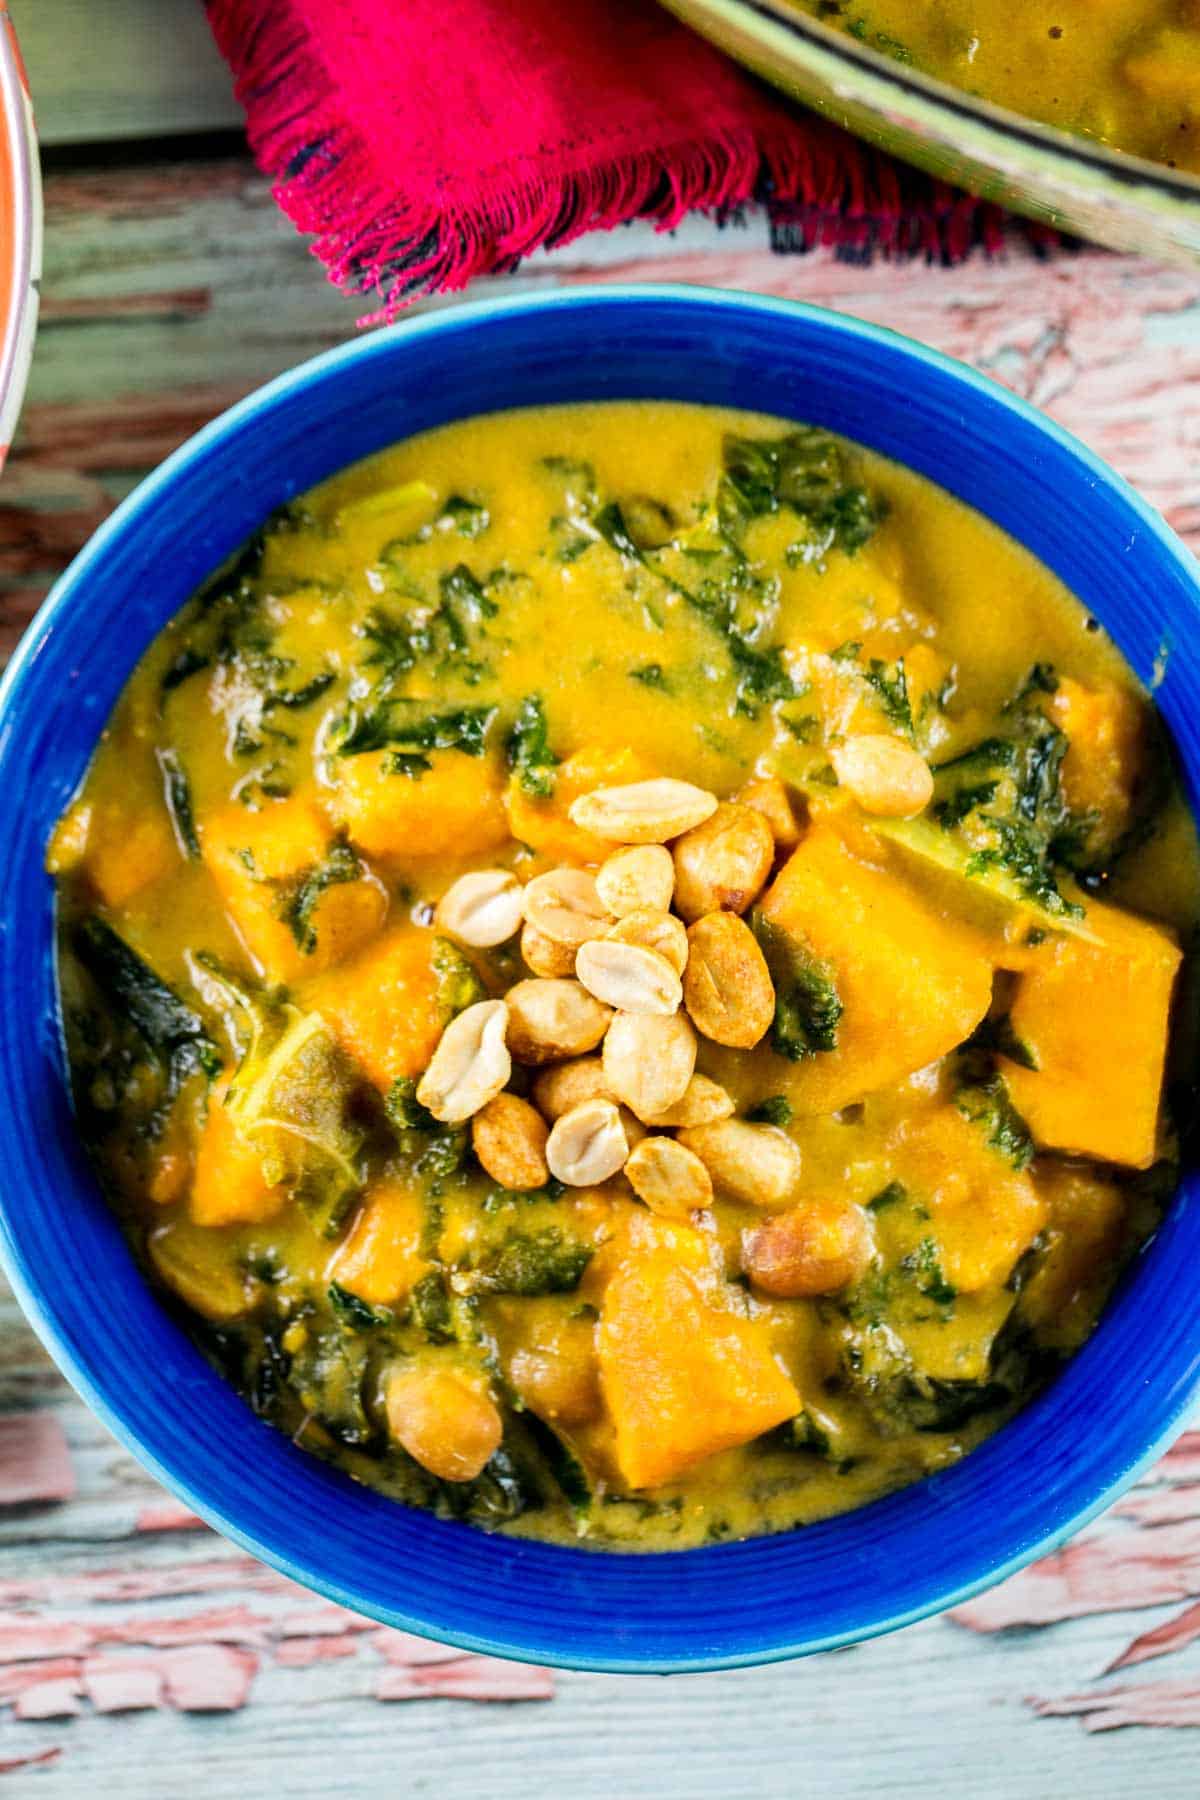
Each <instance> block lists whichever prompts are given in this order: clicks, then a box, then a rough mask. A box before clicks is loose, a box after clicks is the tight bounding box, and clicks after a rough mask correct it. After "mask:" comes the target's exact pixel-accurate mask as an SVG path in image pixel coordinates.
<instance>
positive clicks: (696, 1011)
mask: <svg viewBox="0 0 1200 1800" xmlns="http://www.w3.org/2000/svg"><path fill="white" fill-rule="evenodd" d="M683 999H684V1005H685V1006H686V1007H687V1009H688V1014H689V1016H690V1018H691V1021H692V1024H693V1025H694V1026H695V1027H696V1030H697V1031H699V1032H702V1033H703V1035H704V1036H705V1037H706V1038H711V1039H712V1041H713V1043H714V1044H727V1045H729V1046H730V1047H731V1048H734V1049H738V1050H750V1049H752V1048H753V1047H754V1045H755V1044H757V1043H758V1041H759V1040H760V1038H761V1037H762V1036H763V1035H764V1033H765V1032H766V1030H767V1028H768V1027H769V1025H770V1023H771V1020H772V1019H773V1018H774V1017H775V989H774V987H773V986H772V984H771V976H770V971H769V970H768V968H767V963H766V958H765V957H764V956H763V953H762V951H761V950H760V949H759V947H758V942H757V940H756V938H755V936H754V933H753V932H752V931H751V929H750V927H749V926H748V925H747V924H746V922H745V920H744V919H739V918H738V917H737V915H736V913H728V912H713V913H709V914H708V916H707V917H706V918H703V919H697V921H696V923H695V924H694V925H693V926H692V927H691V928H690V930H689V931H688V961H687V968H686V969H685V970H684V971H683Z"/></svg>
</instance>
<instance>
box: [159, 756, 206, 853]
mask: <svg viewBox="0 0 1200 1800" xmlns="http://www.w3.org/2000/svg"><path fill="white" fill-rule="evenodd" d="M155 756H156V758H157V761H158V767H159V772H160V773H161V775H162V779H163V799H164V800H165V802H166V806H167V812H168V813H169V814H170V817H171V828H172V830H173V831H174V833H175V842H176V843H177V844H178V845H179V848H180V850H181V851H182V852H183V854H184V855H185V856H186V857H188V858H190V859H191V860H192V861H193V862H196V861H198V860H199V857H200V839H199V838H198V837H197V835H196V816H195V813H194V812H193V810H192V788H191V783H190V782H189V781H188V778H187V772H186V770H185V769H184V766H183V764H182V763H181V762H180V760H179V754H178V752H177V751H175V750H157V751H156V752H155Z"/></svg>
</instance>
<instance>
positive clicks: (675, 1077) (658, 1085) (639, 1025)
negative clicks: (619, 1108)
mask: <svg viewBox="0 0 1200 1800" xmlns="http://www.w3.org/2000/svg"><path fill="white" fill-rule="evenodd" d="M695 1067H696V1034H695V1032H694V1031H693V1030H692V1027H691V1025H690V1023H689V1022H688V1020H687V1018H686V1017H685V1016H684V1014H683V1013H681V1012H677V1013H673V1014H672V1015H671V1016H670V1018H662V1017H657V1016H655V1015H654V1014H653V1013H626V1012H620V1013H618V1014H617V1015H616V1017H615V1018H614V1020H613V1022H612V1024H611V1025H610V1026H609V1028H608V1036H607V1037H606V1038H605V1040H604V1076H605V1079H606V1081H607V1082H608V1085H609V1087H610V1088H611V1089H612V1091H613V1093H614V1094H616V1096H617V1098H618V1099H619V1100H623V1101H624V1103H625V1105H626V1106H627V1107H628V1108H629V1110H630V1111H631V1112H633V1113H636V1114H637V1116H638V1118H639V1119H641V1120H643V1121H645V1120H647V1119H651V1118H653V1117H655V1115H656V1114H661V1113H664V1112H665V1111H666V1110H667V1108H668V1107H669V1106H674V1104H675V1102H676V1101H677V1100H681V1099H682V1098H683V1095H684V1094H685V1093H686V1092H687V1085H688V1082H689V1081H690V1080H691V1078H692V1073H693V1070H694V1069H695Z"/></svg>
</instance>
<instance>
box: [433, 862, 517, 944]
mask: <svg viewBox="0 0 1200 1800" xmlns="http://www.w3.org/2000/svg"><path fill="white" fill-rule="evenodd" d="M524 914H525V898H524V892H523V890H522V887H521V884H520V882H519V881H518V880H517V878H516V876H515V875H512V874H510V873H509V871H508V870H507V869H476V870H474V871H473V872H472V873H471V874H469V875H460V876H459V878H458V880H457V881H456V882H454V883H452V885H451V886H450V887H448V888H447V889H446V892H445V893H444V894H443V895H442V897H441V899H440V900H439V901H438V904H437V911H436V913H435V914H434V920H435V923H436V924H437V925H438V926H440V928H441V929H442V930H443V931H445V932H447V933H448V934H449V935H450V936H451V937H452V938H457V939H458V941H459V943H460V944H470V945H471V946H472V947H473V948H476V949H480V950H485V949H490V948H491V947H492V946H493V945H495V944H506V943H507V942H508V940H509V938H510V937H515V936H516V934H517V932H518V931H519V930H520V928H521V920H522V918H523V917H524Z"/></svg>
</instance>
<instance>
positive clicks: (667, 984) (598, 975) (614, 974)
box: [575, 938, 683, 1016]
mask: <svg viewBox="0 0 1200 1800" xmlns="http://www.w3.org/2000/svg"><path fill="white" fill-rule="evenodd" d="M575 973H576V975H577V976H578V977H579V979H580V981H581V982H582V983H583V985H584V987H585V988H586V989H587V990H588V992H589V994H595V996H596V998H597V1000H603V1001H604V1002H605V1004H606V1005H608V1006H614V1007H617V1008H619V1010H620V1011H621V1012H632V1013H661V1014H662V1015H663V1016H666V1015H668V1014H670V1013H673V1012H678V1010H679V1002H680V1000H681V999H682V997H683V989H682V987H681V986H680V981H679V977H678V975H677V974H676V973H675V971H674V969H673V968H672V967H671V965H670V963H669V962H668V961H667V959H666V957H664V956H660V955H659V954H658V952H657V950H645V949H643V948H642V946H641V945H640V944H620V943H613V942H611V941H610V940H609V939H608V938H597V939H596V940H595V941H594V942H593V943H590V944H581V945H580V946H579V950H578V952H577V953H576V957H575Z"/></svg>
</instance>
